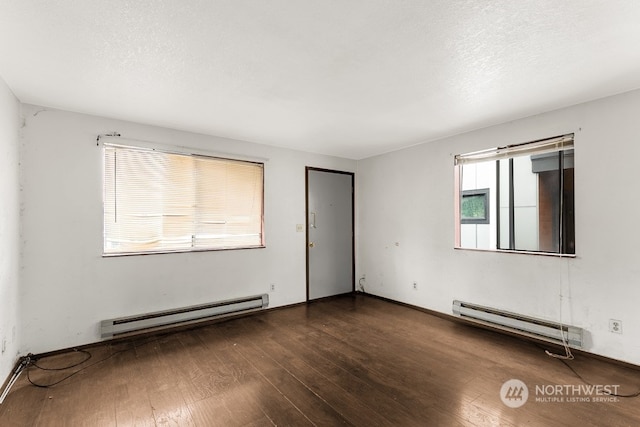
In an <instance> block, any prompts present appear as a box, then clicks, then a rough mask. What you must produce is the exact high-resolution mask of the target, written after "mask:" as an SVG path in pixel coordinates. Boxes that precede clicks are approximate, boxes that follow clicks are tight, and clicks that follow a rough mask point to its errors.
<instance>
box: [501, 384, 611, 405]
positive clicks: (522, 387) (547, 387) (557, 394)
mask: <svg viewBox="0 0 640 427" xmlns="http://www.w3.org/2000/svg"><path fill="white" fill-rule="evenodd" d="M619 390H620V385H618V384H578V385H573V384H536V386H535V389H532V393H534V394H533V397H532V398H531V401H532V402H534V401H535V403H560V404H564V403H611V402H619V401H620V399H619V395H618V391H619ZM500 399H502V403H504V404H505V405H506V406H508V407H510V408H519V407H521V406H522V405H524V404H525V403H527V400H528V399H529V389H528V388H527V385H526V384H525V383H524V382H522V381H520V380H517V379H510V380H509V381H505V383H504V384H502V387H501V388H500Z"/></svg>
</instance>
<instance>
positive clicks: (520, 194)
mask: <svg viewBox="0 0 640 427" xmlns="http://www.w3.org/2000/svg"><path fill="white" fill-rule="evenodd" d="M455 168H456V195H457V199H458V203H457V205H456V227H457V228H456V247H459V248H473V249H488V250H509V251H526V252H542V253H554V254H570V255H573V254H575V226H574V222H575V221H574V206H575V203H574V165H573V135H572V134H571V135H564V136H561V137H557V138H551V139H545V140H540V141H534V142H530V143H525V144H517V145H510V146H507V147H500V148H494V149H490V150H485V151H480V152H475V153H468V154H461V155H457V156H455ZM490 194H491V195H494V196H493V197H491V199H492V200H490V197H489V195H490Z"/></svg>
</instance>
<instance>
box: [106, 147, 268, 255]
mask: <svg viewBox="0 0 640 427" xmlns="http://www.w3.org/2000/svg"><path fill="white" fill-rule="evenodd" d="M106 136H111V135H106ZM118 136H119V135H118ZM133 141H134V142H133V143H128V142H125V143H120V142H102V143H101V142H100V137H98V145H99V146H100V145H101V146H102V150H101V154H102V157H101V159H102V167H103V177H102V178H103V179H102V191H103V193H102V204H103V212H102V213H103V216H102V224H103V234H102V256H103V257H120V256H135V255H154V254H169V253H190V252H210V251H227V250H242V249H261V248H265V247H266V240H265V223H264V212H265V161H266V159H259V160H256V159H247V158H246V157H245V158H240V157H243V156H237V157H235V156H229V155H227V154H226V153H225V154H224V155H219V154H217V153H211V152H207V151H201V150H192V149H188V148H183V147H178V148H176V147H168V146H163V145H160V144H154V143H149V142H147V141H139V142H140V144H138V141H137V140H133ZM107 147H113V148H116V149H120V150H122V149H124V150H135V151H143V152H156V153H160V154H164V155H168V156H184V157H188V158H191V159H200V160H203V159H204V160H207V159H210V160H215V161H223V162H231V163H236V162H237V163H240V164H247V165H255V166H257V167H258V168H259V169H260V179H259V182H260V187H261V188H260V189H259V197H260V202H261V206H260V221H259V224H260V225H259V240H260V243H259V244H255V245H244V244H242V245H229V246H208V247H196V246H194V243H193V241H194V239H195V236H196V234H192V244H191V246H190V247H182V248H174V249H172V248H166V247H165V248H154V249H150V250H122V251H108V250H107V219H106V206H105V204H106V203H107V200H106V193H107V173H106V167H107V165H106V149H107ZM234 157H235V158H234ZM192 169H193V170H194V172H193V173H195V167H193V166H192ZM194 184H195V185H197V182H195V183H194ZM194 191H197V190H194ZM192 214H193V215H194V216H196V215H197V214H196V208H195V203H194V206H193V213H192ZM162 216H163V217H164V216H165V215H164V214H163V215H162ZM195 227H196V223H195V222H193V223H192V229H191V231H192V233H195V232H196V228H195Z"/></svg>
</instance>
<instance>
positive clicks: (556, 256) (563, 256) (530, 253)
mask: <svg viewBox="0 0 640 427" xmlns="http://www.w3.org/2000/svg"><path fill="white" fill-rule="evenodd" d="M453 249H455V250H461V251H473V252H492V253H503V254H518V255H537V256H548V257H554V258H577V256H576V254H556V253H552V252H535V251H513V250H508V249H476V248H462V247H457V246H454V247H453Z"/></svg>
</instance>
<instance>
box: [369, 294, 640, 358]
mask: <svg viewBox="0 0 640 427" xmlns="http://www.w3.org/2000/svg"><path fill="white" fill-rule="evenodd" d="M357 293H358V294H360V295H366V296H368V297H373V298H377V299H379V300H382V301H386V302H390V303H393V304H397V305H401V306H403V307H407V308H411V309H414V310H418V311H421V312H423V313H427V314H430V315H432V316H435V317H439V318H441V319H445V320H448V321H450V322H453V323H457V324H461V325H465V326H470V327H473V328H480V329H485V330H489V331H493V332H497V333H500V334H503V335H509V336H512V337H514V338H517V339H520V340H523V341H529V342H532V343H535V344H540V345H544V346H545V348H547V349H549V350H554V352H556V353H558V354H563V353H564V348H563V347H562V346H560V345H557V344H553V343H550V342H548V341H544V340H539V339H536V338H533V337H528V336H524V335H520V334H518V333H515V332H509V331H505V330H502V329H500V328H494V327H492V326H489V325H482V324H479V323H476V322H472V321H470V320H467V319H464V318H461V317H458V316H454V315H453V314H448V313H442V312H440V311H436V310H431V309H429V308H424V307H420V306H418V305H413V304H408V303H406V302H402V301H396V300H394V299H391V298H387V297H383V296H380V295H374V294H367V293H364V292H357ZM571 352H572V353H573V354H579V355H581V356H584V357H589V358H591V359H596V360H600V361H603V362H607V363H611V364H614V365H618V366H621V367H624V368H629V369H634V370H636V371H640V365H636V364H633V363H630V362H626V361H624V360H619V359H614V358H612V357H607V356H602V355H600V354H596V353H592V352H590V351H586V350H583V349H574V348H572V349H571Z"/></svg>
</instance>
